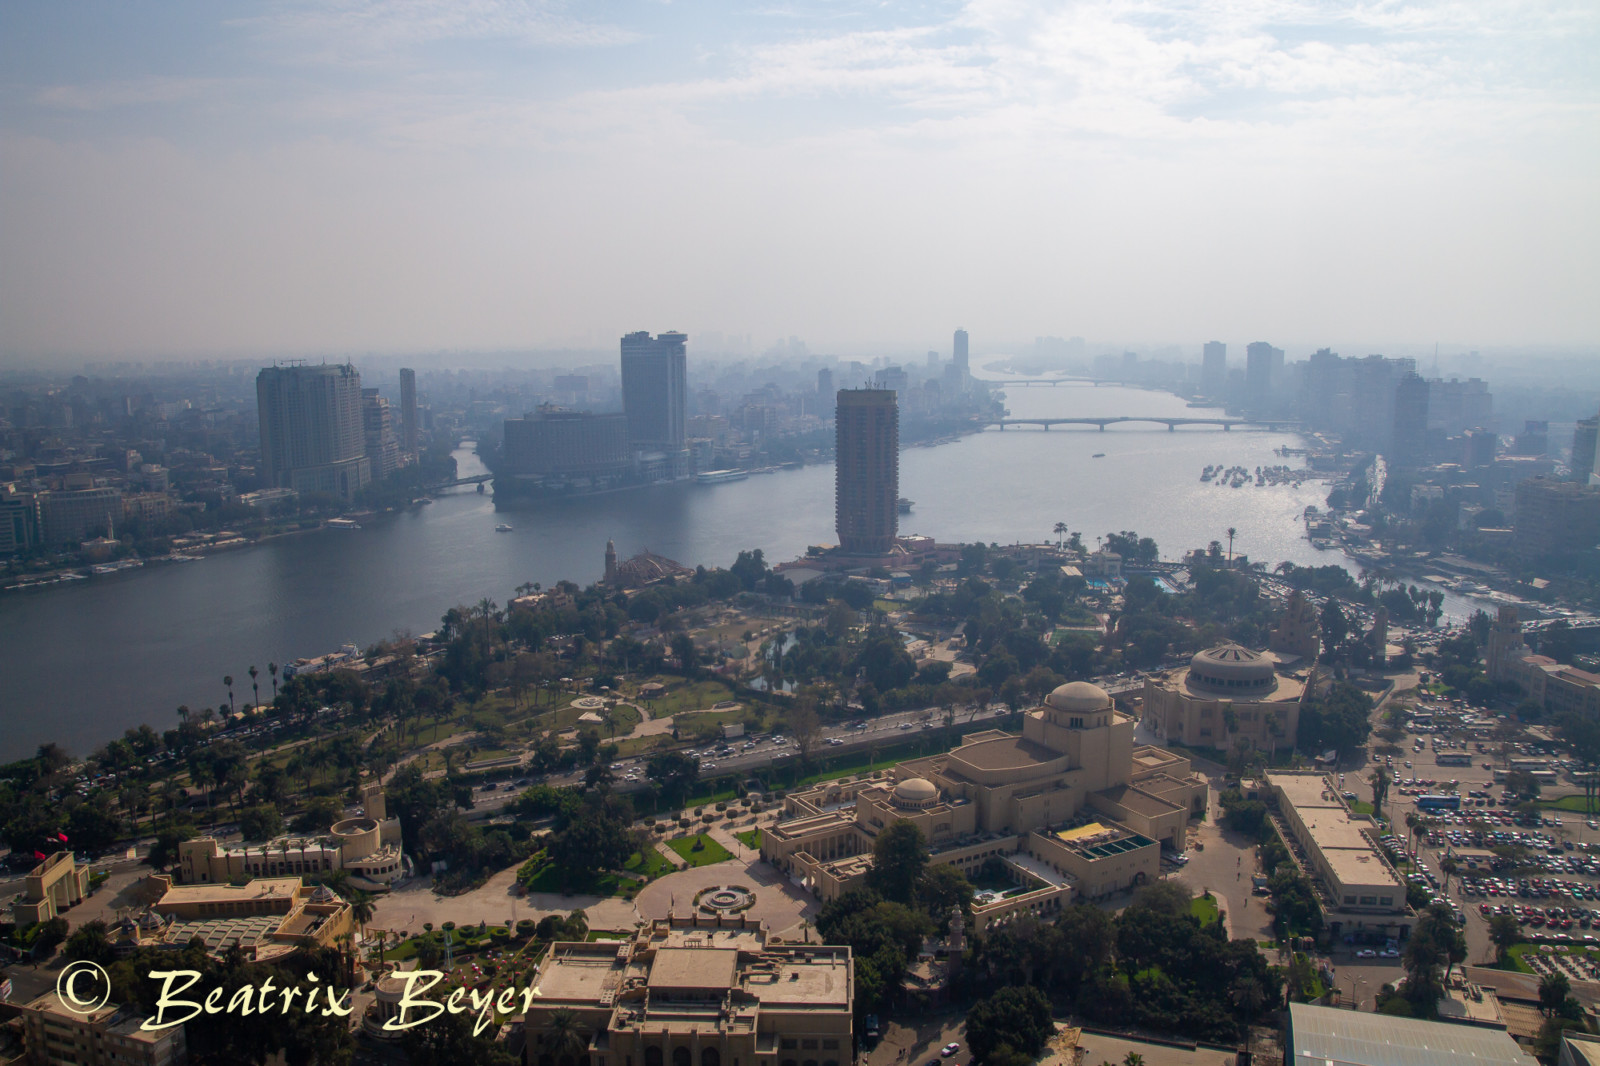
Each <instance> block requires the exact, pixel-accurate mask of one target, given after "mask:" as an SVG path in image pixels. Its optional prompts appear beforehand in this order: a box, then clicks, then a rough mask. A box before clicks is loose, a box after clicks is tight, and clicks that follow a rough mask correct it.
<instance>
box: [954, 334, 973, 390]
mask: <svg viewBox="0 0 1600 1066" xmlns="http://www.w3.org/2000/svg"><path fill="white" fill-rule="evenodd" d="M952 361H953V362H954V363H955V364H956V366H958V367H960V368H961V376H962V377H963V378H967V377H971V376H972V368H971V367H970V366H969V365H968V364H967V331H966V330H964V329H958V330H956V345H955V357H954V359H953V360H952Z"/></svg>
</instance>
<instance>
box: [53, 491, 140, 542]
mask: <svg viewBox="0 0 1600 1066" xmlns="http://www.w3.org/2000/svg"><path fill="white" fill-rule="evenodd" d="M121 517H122V490H121V489H115V488H105V487H99V488H74V489H63V490H59V491H52V492H41V493H40V494H39V530H40V532H41V534H42V539H43V541H44V543H45V544H47V545H49V546H50V547H52V548H62V547H65V546H66V545H68V544H73V543H76V542H78V541H80V540H87V539H89V538H90V537H114V536H116V526H117V521H118V519H120V518H121Z"/></svg>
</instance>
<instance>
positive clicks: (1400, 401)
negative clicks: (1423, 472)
mask: <svg viewBox="0 0 1600 1066" xmlns="http://www.w3.org/2000/svg"><path fill="white" fill-rule="evenodd" d="M1427 438H1428V383H1427V382H1426V381H1424V380H1423V379H1422V378H1421V377H1420V376H1419V375H1417V374H1414V373H1410V374H1406V375H1405V376H1404V377H1402V378H1401V379H1400V383H1399V384H1398V385H1396V386H1395V390H1394V427H1393V432H1392V433H1391V434H1390V438H1389V440H1390V443H1389V461H1390V462H1391V463H1393V464H1394V465H1395V467H1396V468H1414V467H1418V466H1421V465H1422V463H1423V460H1424V458H1425V457H1426V452H1427Z"/></svg>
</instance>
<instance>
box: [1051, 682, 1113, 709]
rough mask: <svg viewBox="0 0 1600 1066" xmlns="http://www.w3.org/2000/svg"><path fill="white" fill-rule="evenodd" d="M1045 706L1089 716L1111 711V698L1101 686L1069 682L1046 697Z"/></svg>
mask: <svg viewBox="0 0 1600 1066" xmlns="http://www.w3.org/2000/svg"><path fill="white" fill-rule="evenodd" d="M1044 705H1045V706H1046V707H1050V708H1053V709H1054V710H1057V711H1070V712H1072V713H1073V714H1087V713H1089V712H1091V711H1104V710H1109V709H1110V707H1111V696H1110V695H1109V694H1108V693H1107V692H1106V690H1105V689H1103V688H1101V687H1100V686H1099V685H1091V684H1089V682H1087V681H1069V682H1067V683H1066V684H1065V685H1062V686H1060V687H1059V688H1057V689H1056V690H1055V691H1054V692H1052V693H1050V695H1048V696H1046V697H1045V698H1044Z"/></svg>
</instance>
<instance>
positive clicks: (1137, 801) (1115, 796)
mask: <svg viewBox="0 0 1600 1066" xmlns="http://www.w3.org/2000/svg"><path fill="white" fill-rule="evenodd" d="M1096 794H1097V795H1100V796H1104V797H1105V798H1106V799H1108V800H1110V801H1111V802H1112V803H1116V804H1120V805H1121V806H1123V807H1126V808H1127V809H1128V810H1130V811H1135V812H1137V813H1139V814H1142V815H1144V816H1145V817H1147V818H1159V817H1160V816H1161V815H1163V814H1171V813H1172V812H1173V811H1181V810H1183V809H1184V808H1183V807H1180V806H1179V805H1178V804H1176V803H1169V802H1168V801H1166V800H1164V799H1160V798H1159V797H1156V796H1152V795H1150V794H1149V793H1148V792H1146V791H1144V790H1143V789H1142V788H1134V787H1133V786H1131V785H1113V786H1112V787H1110V788H1107V789H1102V790H1101V791H1100V792H1098V793H1096Z"/></svg>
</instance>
